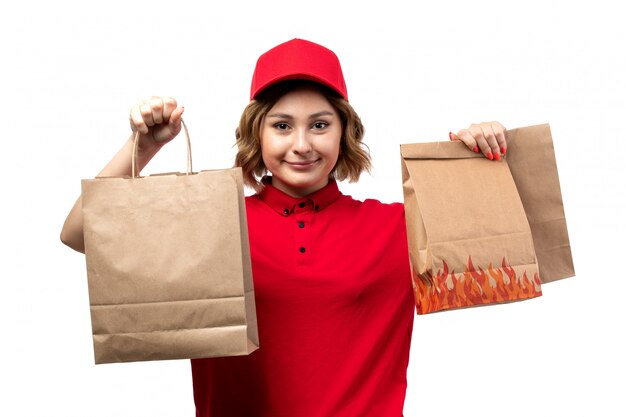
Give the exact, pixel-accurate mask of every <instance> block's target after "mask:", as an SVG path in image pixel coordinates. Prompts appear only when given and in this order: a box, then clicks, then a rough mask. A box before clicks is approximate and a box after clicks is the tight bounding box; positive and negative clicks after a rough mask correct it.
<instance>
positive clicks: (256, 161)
mask: <svg viewBox="0 0 626 417" xmlns="http://www.w3.org/2000/svg"><path fill="white" fill-rule="evenodd" d="M302 85H310V86H314V87H315V88H316V89H317V90H318V91H319V92H320V93H322V94H323V95H324V97H326V99H327V100H328V102H329V103H330V104H331V105H332V106H333V107H334V108H335V110H336V111H337V113H338V115H339V118H340V119H341V126H342V135H341V143H340V152H339V158H338V159H337V163H336V164H335V167H334V168H333V170H332V171H331V173H330V175H331V176H332V177H334V178H336V179H337V180H339V181H343V180H346V179H347V180H348V181H349V182H356V181H358V179H359V177H360V175H361V173H362V172H363V171H367V172H369V171H370V169H371V165H372V162H371V158H370V154H369V150H368V148H367V146H366V145H365V144H364V143H363V142H362V140H363V135H364V133H365V128H364V127H363V124H362V123H361V119H360V118H359V116H358V114H357V113H356V111H354V109H353V108H352V106H351V105H350V103H348V101H346V100H344V99H343V98H341V97H340V96H339V95H337V94H336V93H335V92H334V91H332V90H331V89H329V88H326V87H324V86H322V85H320V84H316V83H313V82H309V81H302V80H291V81H284V82H282V83H278V84H276V85H274V86H271V87H269V88H268V89H266V90H264V91H263V92H261V93H260V94H259V95H258V96H257V98H256V99H254V100H252V101H251V102H250V103H249V104H248V105H247V106H246V108H245V109H244V111H243V113H242V115H241V119H240V120H239V127H238V128H237V129H236V131H235V139H236V145H237V148H238V151H237V156H236V157H235V166H236V167H241V168H242V171H243V179H244V182H245V184H246V185H248V186H250V187H252V188H253V189H255V190H256V191H260V190H261V189H262V188H263V184H262V183H261V182H260V178H261V177H263V175H265V173H266V172H267V168H266V167H265V164H264V163H263V158H262V156H261V128H262V125H263V121H264V119H265V116H266V115H267V113H268V112H269V111H270V109H271V108H272V107H274V105H275V104H276V102H278V100H279V99H280V98H281V97H282V96H283V95H285V94H286V93H288V92H289V91H291V90H293V89H294V88H296V87H298V86H302Z"/></svg>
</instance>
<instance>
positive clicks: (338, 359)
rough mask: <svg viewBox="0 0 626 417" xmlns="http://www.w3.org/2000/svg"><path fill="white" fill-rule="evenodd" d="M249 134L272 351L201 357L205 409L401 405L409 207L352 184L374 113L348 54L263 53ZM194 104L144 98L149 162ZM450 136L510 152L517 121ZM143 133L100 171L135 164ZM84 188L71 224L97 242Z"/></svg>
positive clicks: (319, 415) (76, 241) (199, 389)
mask: <svg viewBox="0 0 626 417" xmlns="http://www.w3.org/2000/svg"><path fill="white" fill-rule="evenodd" d="M250 98H251V101H250V104H249V105H248V106H247V107H246V109H245V110H244V112H243V115H242V117H241V121H240V124H239V128H238V129H237V133H236V140H237V145H238V149H239V151H238V154H237V157H236V165H237V166H240V167H242V170H243V173H244V179H245V181H246V183H247V185H249V186H251V187H253V188H254V189H255V190H256V191H257V193H256V194H255V195H253V196H250V197H247V198H246V209H247V216H248V225H249V239H250V250H251V257H252V268H253V276H254V285H255V296H256V307H257V319H258V327H259V337H260V345H261V347H260V349H258V350H257V351H255V352H253V353H252V354H251V355H248V356H242V357H229V358H212V359H196V360H192V361H191V364H192V375H193V387H194V398H195V403H196V410H197V411H196V415H197V416H212V417H215V416H228V417H237V416H246V417H257V416H258V417H261V416H272V417H280V416H285V417H287V416H288V417H292V416H309V417H323V416H324V417H325V416H328V417H330V416H333V417H336V416H360V417H365V416H401V415H402V409H403V404H404V397H405V392H406V369H407V365H408V359H409V348H410V341H411V331H412V325H413V314H414V313H413V311H414V305H415V304H414V298H413V291H412V285H411V275H410V267H409V261H408V249H407V243H406V230H405V220H404V210H403V205H402V204H400V203H395V204H383V203H380V202H378V201H376V200H365V201H363V202H361V201H356V200H353V199H352V198H351V197H349V196H345V195H343V194H341V192H340V191H339V189H338V187H337V183H336V180H349V181H357V180H358V178H359V175H360V174H361V173H362V172H363V171H364V170H368V169H369V168H370V158H369V154H368V153H367V151H366V150H365V149H364V147H363V145H362V142H361V141H362V138H363V133H364V129H363V125H362V124H361V121H360V119H359V117H358V115H357V114H356V112H355V111H354V109H353V108H352V107H351V105H350V104H349V102H348V94H347V89H346V86H345V82H344V79H343V75H342V72H341V66H340V63H339V60H338V59H337V57H336V55H335V54H334V53H333V52H332V51H330V50H329V49H326V48H324V47H322V46H320V45H317V44H314V43H312V42H308V41H304V40H300V39H294V40H291V41H289V42H286V43H283V44H281V45H278V46H276V47H275V48H273V49H271V50H270V51H268V52H266V53H265V54H263V55H262V56H261V57H260V58H259V60H258V62H257V66H256V69H255V72H254V76H253V80H252V89H251V97H250ZM183 111H184V109H183V108H181V107H178V105H177V103H176V101H175V100H174V99H171V98H161V97H152V98H150V99H147V100H144V101H142V102H140V103H139V104H138V105H136V106H135V107H133V108H132V110H131V113H130V124H131V128H132V130H133V132H136V131H138V132H139V133H140V135H139V139H140V152H139V165H140V167H143V166H145V165H146V164H147V163H148V162H149V160H150V159H151V158H152V157H153V156H154V155H155V154H156V153H157V152H158V151H159V149H160V148H161V147H162V146H163V145H164V144H165V143H167V142H169V141H170V140H172V139H173V138H174V137H175V136H176V135H177V134H178V133H179V131H180V129H181V116H182V114H183ZM450 139H452V140H461V141H463V142H464V143H465V144H466V145H467V146H468V147H469V148H470V149H472V150H474V151H475V152H482V153H483V154H484V155H485V156H486V157H487V158H489V159H492V160H500V155H501V154H503V153H505V152H506V142H505V139H504V127H503V126H502V125H501V124H499V123H497V122H492V123H481V124H477V125H472V126H470V128H468V129H463V130H461V131H460V132H458V133H457V134H456V135H455V134H452V133H451V134H450ZM131 152H132V136H131V138H129V140H128V141H127V142H126V143H125V144H124V146H123V147H122V149H121V150H120V151H119V152H118V153H117V155H115V157H114V158H113V159H112V160H111V162H110V163H109V164H108V165H107V166H106V167H105V168H104V169H103V170H102V172H101V173H100V175H116V176H118V175H124V174H130V169H131V167H130V160H131V156H130V155H131ZM80 204H81V203H80V198H79V199H78V201H77V202H76V204H75V206H74V208H73V209H72V211H71V212H70V213H69V215H68V218H67V220H66V222H65V225H64V227H63V231H62V233H61V239H62V241H63V242H64V243H65V244H67V245H68V246H70V247H72V248H74V249H76V250H79V251H84V244H83V237H82V236H83V235H82V214H81V207H80Z"/></svg>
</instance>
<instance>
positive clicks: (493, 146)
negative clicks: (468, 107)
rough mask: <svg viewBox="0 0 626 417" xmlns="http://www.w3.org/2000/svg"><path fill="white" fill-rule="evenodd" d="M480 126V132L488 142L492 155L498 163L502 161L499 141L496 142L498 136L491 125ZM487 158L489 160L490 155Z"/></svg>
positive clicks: (482, 124)
mask: <svg viewBox="0 0 626 417" xmlns="http://www.w3.org/2000/svg"><path fill="white" fill-rule="evenodd" d="M479 126H480V130H481V131H482V133H483V137H484V138H485V140H486V141H487V145H489V149H490V152H491V155H492V156H493V158H494V159H495V160H496V161H499V160H500V147H499V146H498V141H497V140H496V134H495V132H494V131H493V128H492V127H491V123H481V124H480V125H479ZM487 158H489V155H487ZM489 159H491V158H489Z"/></svg>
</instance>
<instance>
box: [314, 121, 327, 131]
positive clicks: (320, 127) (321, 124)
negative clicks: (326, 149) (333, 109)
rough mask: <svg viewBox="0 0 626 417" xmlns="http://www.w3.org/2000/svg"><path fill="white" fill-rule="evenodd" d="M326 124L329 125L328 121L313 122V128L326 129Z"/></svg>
mask: <svg viewBox="0 0 626 417" xmlns="http://www.w3.org/2000/svg"><path fill="white" fill-rule="evenodd" d="M326 126H328V123H327V122H322V121H319V122H315V123H313V129H324V128H325V127H326Z"/></svg>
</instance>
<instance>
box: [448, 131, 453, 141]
mask: <svg viewBox="0 0 626 417" xmlns="http://www.w3.org/2000/svg"><path fill="white" fill-rule="evenodd" d="M448 136H449V137H450V140H454V139H452V132H450V133H448Z"/></svg>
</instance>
